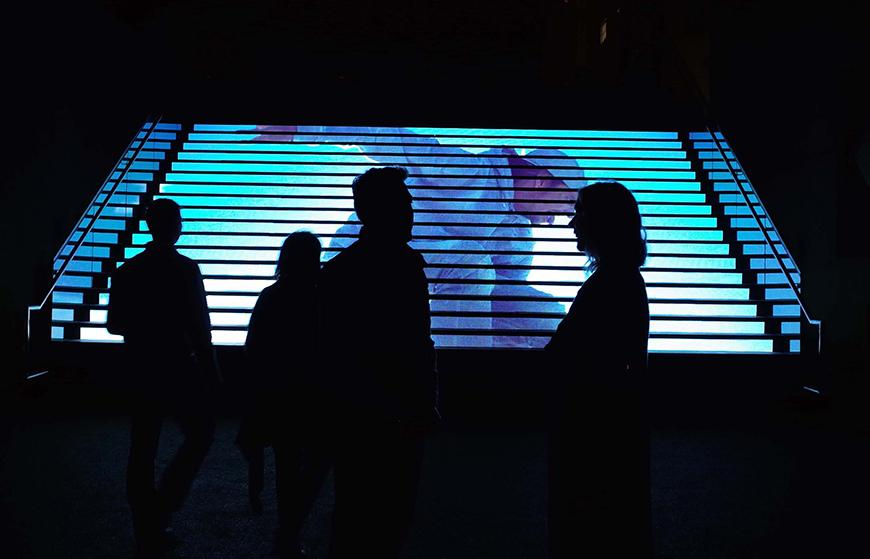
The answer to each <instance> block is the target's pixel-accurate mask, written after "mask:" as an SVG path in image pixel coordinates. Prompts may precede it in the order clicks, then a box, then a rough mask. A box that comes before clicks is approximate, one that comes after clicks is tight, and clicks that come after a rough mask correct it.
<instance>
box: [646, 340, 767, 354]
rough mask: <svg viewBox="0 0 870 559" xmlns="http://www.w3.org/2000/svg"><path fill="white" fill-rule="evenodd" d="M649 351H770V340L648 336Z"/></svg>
mask: <svg viewBox="0 0 870 559" xmlns="http://www.w3.org/2000/svg"><path fill="white" fill-rule="evenodd" d="M649 349H650V351H700V352H705V353H707V352H716V353H771V352H772V351H773V341H772V340H729V339H711V338H704V339H697V338H695V339H693V338H685V339H682V338H650V340H649Z"/></svg>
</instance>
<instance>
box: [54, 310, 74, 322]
mask: <svg viewBox="0 0 870 559" xmlns="http://www.w3.org/2000/svg"><path fill="white" fill-rule="evenodd" d="M74 314H75V312H74V311H73V310H72V309H51V319H52V320H56V321H58V322H72V321H73V320H75V317H74Z"/></svg>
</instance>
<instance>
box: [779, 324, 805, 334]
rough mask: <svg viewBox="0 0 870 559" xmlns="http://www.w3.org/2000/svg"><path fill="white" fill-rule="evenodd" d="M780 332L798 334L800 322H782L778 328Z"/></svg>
mask: <svg viewBox="0 0 870 559" xmlns="http://www.w3.org/2000/svg"><path fill="white" fill-rule="evenodd" d="M780 332H782V333H783V334H800V333H801V323H800V322H783V323H782V326H781V327H780Z"/></svg>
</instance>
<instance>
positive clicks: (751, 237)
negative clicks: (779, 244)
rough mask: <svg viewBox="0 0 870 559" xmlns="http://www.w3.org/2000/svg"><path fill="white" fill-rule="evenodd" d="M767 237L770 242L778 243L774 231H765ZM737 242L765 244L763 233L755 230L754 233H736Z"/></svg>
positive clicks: (777, 237)
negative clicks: (759, 242)
mask: <svg viewBox="0 0 870 559" xmlns="http://www.w3.org/2000/svg"><path fill="white" fill-rule="evenodd" d="M767 234H768V236H769V237H770V240H771V241H778V240H779V236H778V235H777V234H776V231H771V230H768V231H767ZM737 240H738V241H741V242H749V241H761V242H765V239H764V233H762V232H761V230H760V229H756V230H755V231H738V232H737Z"/></svg>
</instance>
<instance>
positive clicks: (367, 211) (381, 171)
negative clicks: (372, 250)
mask: <svg viewBox="0 0 870 559" xmlns="http://www.w3.org/2000/svg"><path fill="white" fill-rule="evenodd" d="M407 178H408V171H407V170H406V169H404V168H403V167H377V168H373V169H369V170H368V171H366V172H365V173H363V174H362V175H360V176H358V177H357V178H355V179H354V180H353V208H354V210H355V211H356V214H357V216H359V219H360V221H362V223H363V225H368V226H374V227H376V228H379V227H380V226H382V225H392V224H394V223H395V222H396V220H397V219H398V218H400V217H403V212H406V211H407V208H408V206H409V205H410V201H411V195H410V193H409V192H408V187H407V186H406V185H405V179H407Z"/></svg>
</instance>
